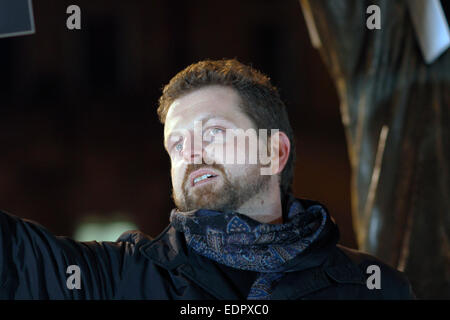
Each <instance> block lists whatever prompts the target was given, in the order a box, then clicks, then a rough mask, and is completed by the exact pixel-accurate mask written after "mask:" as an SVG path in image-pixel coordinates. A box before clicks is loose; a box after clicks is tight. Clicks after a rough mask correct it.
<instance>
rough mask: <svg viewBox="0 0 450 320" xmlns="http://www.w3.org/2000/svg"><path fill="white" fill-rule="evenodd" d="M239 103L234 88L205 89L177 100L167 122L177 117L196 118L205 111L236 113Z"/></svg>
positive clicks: (172, 106)
mask: <svg viewBox="0 0 450 320" xmlns="http://www.w3.org/2000/svg"><path fill="white" fill-rule="evenodd" d="M239 102H240V98H239V96H238V94H237V93H236V92H235V90H234V89H232V88H228V87H223V86H208V87H204V88H201V89H197V90H194V91H193V92H190V93H188V94H186V95H184V96H182V97H180V98H178V99H176V100H175V101H174V102H173V103H172V104H171V105H170V107H169V110H168V112H167V117H166V121H167V120H170V119H171V118H173V117H176V116H180V115H182V116H187V115H192V116H195V115H196V114H198V113H203V112H205V111H210V112H214V113H217V114H220V113H227V112H232V111H236V109H237V107H238V105H239Z"/></svg>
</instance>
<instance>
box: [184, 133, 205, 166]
mask: <svg viewBox="0 0 450 320" xmlns="http://www.w3.org/2000/svg"><path fill="white" fill-rule="evenodd" d="M202 156H203V143H202V141H201V139H200V140H199V141H194V137H193V135H189V136H188V138H187V139H185V140H184V143H183V158H184V160H185V161H186V162H188V163H201V161H202Z"/></svg>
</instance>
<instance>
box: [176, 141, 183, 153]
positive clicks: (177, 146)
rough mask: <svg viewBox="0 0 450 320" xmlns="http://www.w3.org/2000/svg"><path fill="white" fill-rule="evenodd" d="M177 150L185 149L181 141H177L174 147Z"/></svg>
mask: <svg viewBox="0 0 450 320" xmlns="http://www.w3.org/2000/svg"><path fill="white" fill-rule="evenodd" d="M174 149H175V150H176V151H181V150H182V149H183V145H182V144H181V143H177V144H176V145H175V147H174Z"/></svg>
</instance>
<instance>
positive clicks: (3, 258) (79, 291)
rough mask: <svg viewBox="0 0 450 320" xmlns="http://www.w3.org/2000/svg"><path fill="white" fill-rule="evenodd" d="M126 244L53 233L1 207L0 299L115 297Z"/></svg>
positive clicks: (125, 263) (127, 246)
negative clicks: (75, 238) (81, 238)
mask: <svg viewBox="0 0 450 320" xmlns="http://www.w3.org/2000/svg"><path fill="white" fill-rule="evenodd" d="M130 246H132V245H131V244H128V243H124V242H116V243H115V242H101V243H99V242H95V241H93V242H77V241H74V240H71V239H69V238H66V237H58V236H54V235H52V234H51V233H50V232H49V231H48V230H46V229H45V228H43V227H42V226H40V225H38V224H36V223H34V222H32V221H28V220H25V219H21V218H18V217H16V216H13V215H10V214H8V213H5V212H2V211H0V299H114V298H115V297H116V295H117V293H118V287H119V285H120V283H119V282H120V279H122V278H123V274H124V272H125V270H126V266H127V262H126V259H125V258H126V256H127V253H128V252H130V250H132V248H131V247H130Z"/></svg>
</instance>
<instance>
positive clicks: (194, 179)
mask: <svg viewBox="0 0 450 320" xmlns="http://www.w3.org/2000/svg"><path fill="white" fill-rule="evenodd" d="M216 177H217V174H215V173H214V172H212V171H211V170H205V169H200V170H197V171H195V172H193V173H192V174H191V177H190V181H191V186H193V187H194V186H197V185H199V184H203V183H206V182H208V181H210V180H211V179H214V178H216Z"/></svg>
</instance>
